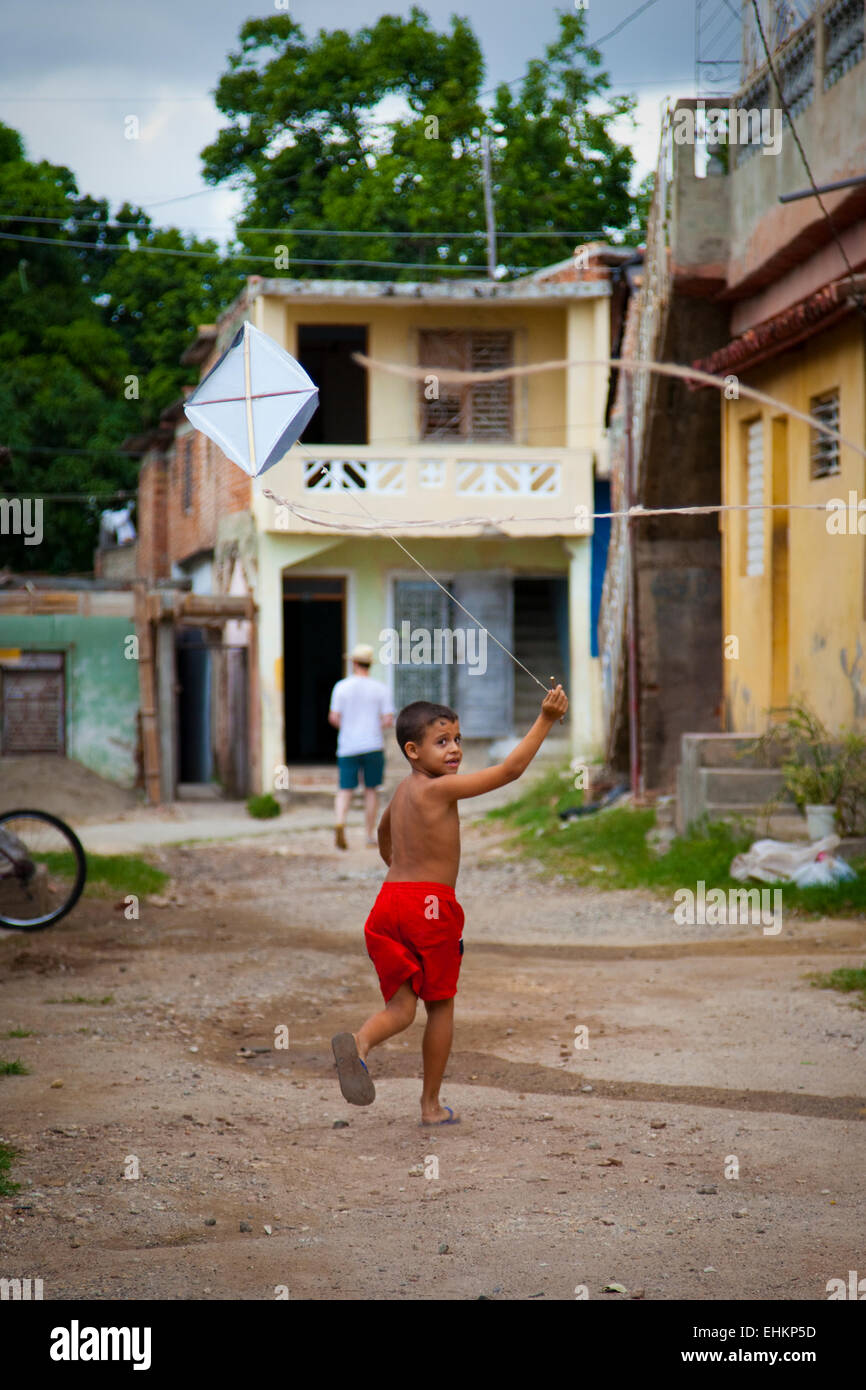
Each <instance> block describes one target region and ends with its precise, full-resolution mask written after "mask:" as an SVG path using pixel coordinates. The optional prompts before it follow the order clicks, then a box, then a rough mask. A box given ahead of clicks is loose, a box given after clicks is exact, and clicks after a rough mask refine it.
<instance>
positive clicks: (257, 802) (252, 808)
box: [247, 792, 280, 820]
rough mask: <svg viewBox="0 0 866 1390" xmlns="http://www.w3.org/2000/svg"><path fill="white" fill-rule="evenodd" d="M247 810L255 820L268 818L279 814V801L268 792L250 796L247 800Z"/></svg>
mask: <svg viewBox="0 0 866 1390" xmlns="http://www.w3.org/2000/svg"><path fill="white" fill-rule="evenodd" d="M247 812H248V813H249V815H251V816H255V818H256V819H257V820H270V819H271V818H272V817H273V816H278V815H279V814H280V803H279V802H278V801H277V798H276V797H275V796H271V793H270V792H265V794H264V796H251V797H250V798H249V800H248V801H247Z"/></svg>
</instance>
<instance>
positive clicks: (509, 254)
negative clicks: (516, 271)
mask: <svg viewBox="0 0 866 1390" xmlns="http://www.w3.org/2000/svg"><path fill="white" fill-rule="evenodd" d="M558 26H559V32H558V35H557V37H556V39H555V41H554V42H553V43H552V44H550V45H549V46H548V47H547V49H546V50H545V56H544V59H543V60H542V59H534V60H532V61H531V62H530V63H529V64H528V65H527V71H526V75H525V77H524V78H523V80H522V83H521V85H520V90H519V92H517V93H514V92H512V90H511V89H510V88H509V87H508V86H506V85H504V84H503V85H502V86H500V87H499V88H498V89H497V91H496V94H495V98H494V101H493V103H492V107H491V109H490V110H489V111H487V110H486V109H485V107H484V106H483V105H482V97H483V96H484V91H483V82H484V62H483V57H482V54H481V50H480V47H479V44H478V41H477V39H476V37H475V35H474V33H473V31H472V29H471V27H470V26H469V24H468V23H467V22H466V21H465V20H462V19H458V18H456V17H453V18H452V20H451V27H450V30H449V31H448V32H447V33H437V32H436V31H435V30H434V29H433V27H432V26H431V23H430V20H429V18H428V16H427V15H426V14H425V12H424V11H423V10H421V9H419V8H417V7H413V9H412V10H411V12H410V14H409V17H408V18H407V19H402V18H399V17H395V16H392V15H386V16H384V17H382V18H381V19H379V20H378V21H377V22H376V23H375V24H373V25H369V26H365V27H363V28H360V29H359V30H358V31H357V32H356V33H354V34H350V33H348V32H347V31H345V30H342V29H338V30H332V31H325V30H320V31H319V33H318V35H317V36H316V38H315V40H307V39H306V37H305V35H304V31H303V28H302V27H301V25H300V24H299V23H297V22H296V21H295V20H293V19H291V18H290V17H289V16H288V15H272V16H270V17H268V18H266V19H253V20H249V21H248V22H247V23H246V24H244V25H243V27H242V29H241V31H240V47H239V49H238V51H236V52H234V53H232V54H230V55H229V60H228V71H227V72H226V73H225V74H224V75H223V77H222V78H221V80H220V82H219V84H218V86H217V89H216V102H217V105H218V106H219V108H220V110H221V111H222V112H223V113H224V114H225V115H226V116H227V117H228V118H229V120H230V122H231V124H229V125H228V126H227V127H225V128H224V129H223V130H221V131H220V133H219V135H218V136H217V138H216V140H215V141H214V142H213V143H212V144H211V145H209V146H208V147H207V148H206V149H205V150H203V151H202V160H203V165H204V177H205V178H206V179H207V180H208V181H209V182H210V183H213V184H218V183H222V182H224V181H228V182H229V183H230V184H231V185H232V186H233V187H234V188H237V189H240V190H242V191H243V193H244V194H245V207H244V214H243V217H242V218H241V220H240V222H239V224H238V227H237V231H238V235H239V237H240V238H241V242H242V245H243V246H245V247H246V248H248V249H250V250H253V251H255V252H257V253H258V254H260V255H267V256H274V255H275V253H276V250H277V247H278V246H279V245H284V246H285V247H286V248H287V251H288V255H289V263H288V265H287V266H281V264H280V262H279V261H275V268H276V269H277V270H279V269H285V270H286V272H287V273H288V274H290V275H293V276H301V277H303V276H315V277H323V276H333V277H335V278H344V277H346V276H347V275H348V276H359V275H364V276H370V277H373V278H377V277H378V278H392V277H393V276H394V274H395V272H394V271H392V270H389V269H386V268H382V269H380V270H378V271H377V270H374V269H372V268H370V269H369V270H367V269H364V268H363V266H361V267H355V268H353V267H351V266H348V265H346V264H345V263H344V264H338V265H335V266H325V265H315V264H306V262H315V261H326V260H330V259H332V258H336V257H341V258H343V260H344V262H349V261H352V260H356V261H361V262H366V261H368V260H382V261H393V262H397V263H398V264H399V265H400V266H401V267H402V266H405V267H406V269H405V270H399V271H397V272H396V274H397V275H398V276H399V277H402V278H413V277H414V276H415V275H416V274H420V275H421V276H422V278H424V277H423V273H422V272H417V271H416V270H415V269H414V265H415V263H426V264H433V265H436V266H439V265H441V266H442V267H443V268H445V269H446V270H447V268H448V267H456V266H460V265H465V264H475V265H478V264H480V263H482V262H483V260H484V254H483V253H484V241H483V232H484V227H485V216H484V199H483V185H482V176H481V146H482V134H483V132H484V131H485V130H488V131H490V132H491V138H492V142H493V148H492V160H493V182H494V189H495V201H496V207H497V222H498V225H499V226H501V227H502V228H503V229H504V231H506V232H509V233H516V235H510V236H503V237H501V238H500V244H499V252H500V260H501V261H502V262H503V263H506V264H509V265H525V266H539V265H544V264H549V263H550V262H552V261H556V260H558V259H564V258H566V257H567V256H569V255H570V254H571V251H572V249H573V247H574V244H575V241H576V240H577V239H580V238H575V237H574V236H570V237H566V238H561V237H555V236H553V237H551V238H550V239H549V240H548V239H546V238H538V237H533V238H528V237H526V236H523V235H521V233H525V232H528V231H538V230H543V229H544V228H545V227H551V228H556V227H558V228H563V227H565V228H567V229H568V230H569V231H576V232H579V233H583V234H584V235H585V237H586V238H587V239H588V237H590V236H598V235H604V236H609V237H619V238H620V239H626V238H627V239H634V238H635V237H636V236H638V235H639V217H640V210H641V209H640V206H639V203H638V201H637V200H636V198H635V197H633V196H632V195H631V194H630V192H629V184H630V180H631V177H632V170H633V163H634V161H633V156H632V153H631V150H630V149H629V148H628V147H627V146H625V145H622V144H620V143H618V142H617V141H616V140H615V139H614V138H613V137H612V135H611V134H610V130H609V126H610V123H611V121H613V120H616V119H617V118H619V117H622V116H629V115H630V114H632V113H633V110H634V105H635V102H634V99H633V98H626V97H620V98H616V99H613V98H610V97H609V95H608V93H609V87H610V82H609V78H608V76H607V74H606V73H605V72H604V71H603V70H602V69H601V66H600V64H601V59H600V55H599V54H598V52H597V50H596V49H594V48H592V47H591V46H590V45H589V44H588V43H587V41H586V34H585V15H584V14H583V13H582V12H578V13H573V12H566V11H560V12H559V13H558ZM386 97H391V98H395V97H396V98H400V99H401V102H400V108H401V109H400V110H399V111H398V113H397V114H395V115H392V116H390V118H388V119H385V118H384V116H383V114H382V110H381V107H380V103H381V102H382V101H383V99H384V98H386ZM290 225H293V226H294V227H296V228H301V229H304V230H305V231H306V230H308V229H313V230H314V234H313V235H305V236H303V237H301V236H298V235H288V234H287V235H285V236H277V235H275V234H272V233H271V232H263V231H257V230H256V229H257V228H280V227H286V228H288V227H289V226H290ZM333 229H341V230H342V231H343V232H344V233H345V234H344V235H343V236H341V237H340V238H334V237H324V236H316V235H315V231H324V230H333ZM475 229H477V230H478V237H477V239H474V238H473V239H459V238H456V237H449V236H442V235H435V236H434V237H432V238H431V239H430V240H429V241H421V240H417V239H415V238H412V239H410V238H409V237H408V236H407V237H406V238H405V239H404V238H403V236H402V235H401V234H403V233H409V232H416V231H417V232H420V231H425V232H427V231H431V230H432V231H434V232H440V231H441V232H454V231H470V232H474V231H475ZM359 232H367V233H378V234H379V237H378V238H377V237H376V236H364V237H361V236H359V235H357V234H358V233H359ZM385 233H391V234H393V235H389V236H386V235H384V234H385ZM431 273H437V272H431Z"/></svg>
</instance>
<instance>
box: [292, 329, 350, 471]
mask: <svg viewBox="0 0 866 1390" xmlns="http://www.w3.org/2000/svg"><path fill="white" fill-rule="evenodd" d="M366 351H367V329H366V328H365V327H364V326H363V325H356V324H339V323H335V324H329V323H302V324H300V325H299V327H298V360H299V361H300V364H301V366H302V367H303V369H304V371H305V372H308V373H309V374H310V376H311V377H312V378H313V381H314V382H315V383H316V385H317V386H318V388H319V408H318V410H317V411H316V412H315V414H314V415H313V418H312V419H311V420H310V423H309V424H308V425H307V428H306V429H305V430H304V433H303V434H302V435H301V442H302V443H304V444H366V443H367V373H366V372H365V371H364V369H363V367H359V366H358V364H357V362H353V361H352V353H353V352H366Z"/></svg>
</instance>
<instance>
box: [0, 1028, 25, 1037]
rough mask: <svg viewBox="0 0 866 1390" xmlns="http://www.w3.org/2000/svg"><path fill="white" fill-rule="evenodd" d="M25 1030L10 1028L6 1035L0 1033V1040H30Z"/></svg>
mask: <svg viewBox="0 0 866 1390" xmlns="http://www.w3.org/2000/svg"><path fill="white" fill-rule="evenodd" d="M32 1037H33V1034H32V1033H31V1032H30V1031H29V1030H28V1029H27V1028H10V1029H9V1032H8V1033H0V1038H32Z"/></svg>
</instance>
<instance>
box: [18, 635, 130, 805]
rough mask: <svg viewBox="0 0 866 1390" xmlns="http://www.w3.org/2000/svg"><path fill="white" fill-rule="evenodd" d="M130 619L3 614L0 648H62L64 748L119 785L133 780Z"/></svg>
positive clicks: (127, 785) (36, 649)
mask: <svg viewBox="0 0 866 1390" xmlns="http://www.w3.org/2000/svg"><path fill="white" fill-rule="evenodd" d="M134 631H135V623H134V621H133V619H132V618H112V617H79V616H77V615H67V614H58V615H45V616H33V617H30V616H28V617H5V618H4V617H2V616H0V647H12V648H16V647H17V648H20V649H21V650H22V651H34V652H45V651H53V652H63V653H64V654H65V657H66V665H65V687H66V753H67V756H68V757H70V758H75V759H76V760H77V761H78V762H80V763H83V764H84V765H85V767H89V768H91V769H92V770H93V771H94V772H97V773H99V775H100V776H101V777H106V778H107V779H108V780H109V781H111V782H117V783H118V784H119V785H120V786H123V787H131V786H132V785H133V784H134V782H135V776H136V764H135V749H136V741H137V737H138V730H137V719H138V662H137V661H134V660H129V659H127V658H126V657H125V656H124V646H125V644H126V638H127V637H128V636H129V635H130V634H132V633H134Z"/></svg>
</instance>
